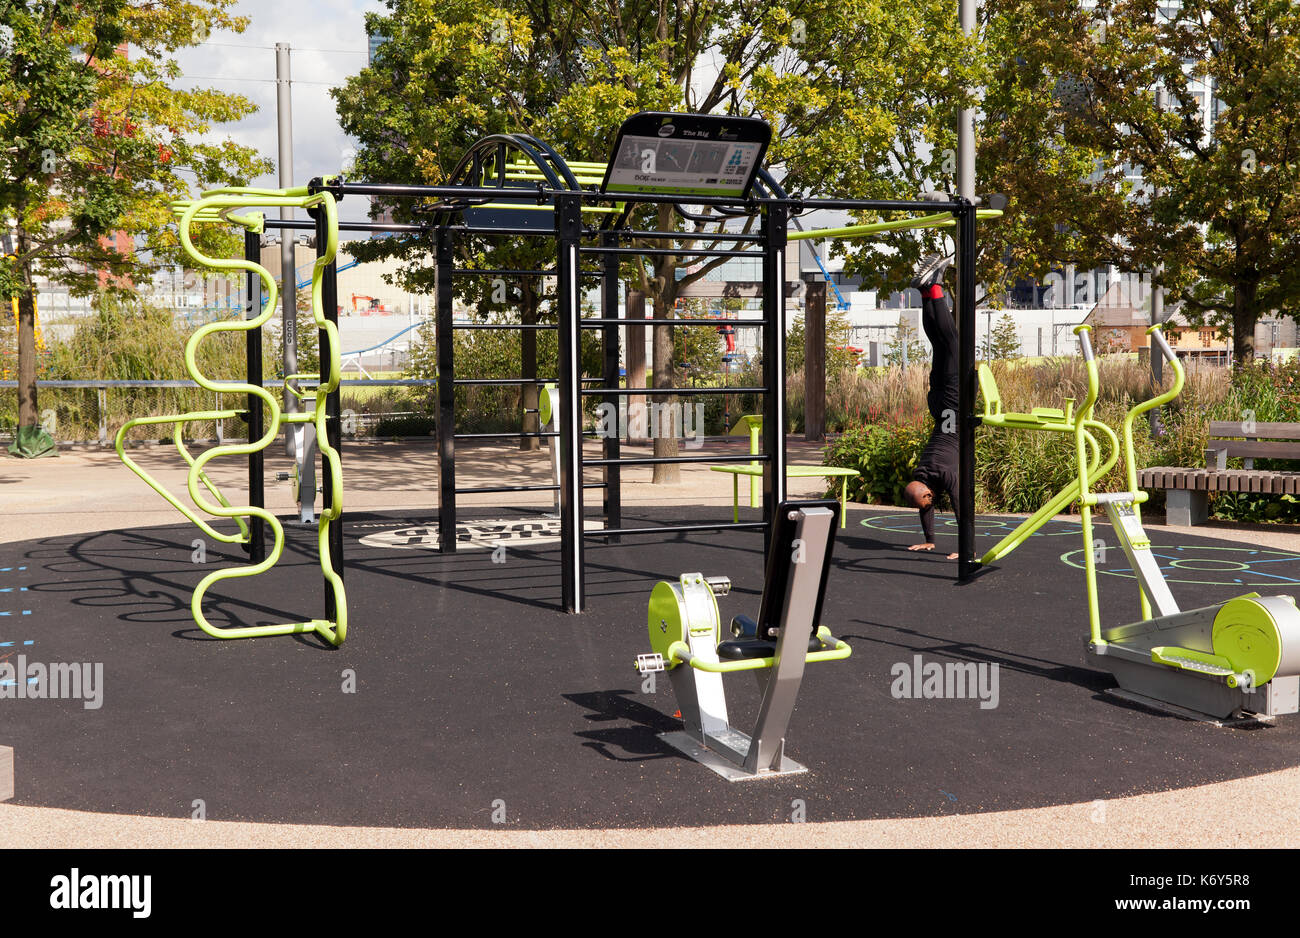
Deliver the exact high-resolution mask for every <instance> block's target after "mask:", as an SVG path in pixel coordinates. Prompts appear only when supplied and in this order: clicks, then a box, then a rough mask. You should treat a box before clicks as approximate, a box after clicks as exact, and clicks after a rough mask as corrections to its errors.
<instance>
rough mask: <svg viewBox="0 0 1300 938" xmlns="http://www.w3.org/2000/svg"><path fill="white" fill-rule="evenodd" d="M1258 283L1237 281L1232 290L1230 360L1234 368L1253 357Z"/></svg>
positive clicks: (1248, 361)
mask: <svg viewBox="0 0 1300 938" xmlns="http://www.w3.org/2000/svg"><path fill="white" fill-rule="evenodd" d="M1258 295H1259V284H1258V283H1256V282H1255V281H1253V280H1252V281H1250V282H1248V283H1237V284H1234V286H1233V291H1232V361H1233V367H1234V368H1240V367H1242V366H1243V365H1249V364H1250V363H1251V362H1252V361H1254V359H1255V325H1256V323H1258V322H1259V301H1258V299H1257V297H1258Z"/></svg>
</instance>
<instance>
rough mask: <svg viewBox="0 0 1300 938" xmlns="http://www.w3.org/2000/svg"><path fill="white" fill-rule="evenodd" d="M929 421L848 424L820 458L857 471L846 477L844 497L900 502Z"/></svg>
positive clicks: (877, 503) (921, 446)
mask: <svg viewBox="0 0 1300 938" xmlns="http://www.w3.org/2000/svg"><path fill="white" fill-rule="evenodd" d="M932 423H933V422H932V421H930V420H929V418H928V417H927V418H926V419H925V420H889V421H886V422H881V423H874V424H861V425H858V426H854V427H851V428H849V429H848V430H846V431H844V433H842V434H841V435H840V436H838V437H837V438H835V439H834V440H832V441H831V442H830V443H829V444H828V445H827V447H826V458H825V461H824V462H825V464H826V465H827V466H842V467H844V468H847V469H856V470H858V472H859V473H861V475H860V476H859V477H858V478H856V479H854V478H850V479H849V480H848V497H849V498H851V499H853V501H857V502H866V503H868V504H873V505H901V504H903V489H904V488H905V487H906V486H907V483H908V482H910V481H911V479H912V470H913V469H915V468H916V461H917V459H918V458H919V457H920V455H921V449H922V448H923V447H924V446H925V441H926V439H927V438H928V436H929V432H930V429H931V425H932ZM833 488H835V486H832V489H833Z"/></svg>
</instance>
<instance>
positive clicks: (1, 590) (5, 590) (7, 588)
mask: <svg viewBox="0 0 1300 938" xmlns="http://www.w3.org/2000/svg"><path fill="white" fill-rule="evenodd" d="M15 591H17V592H19V593H25V592H27V587H25V586H5V587H0V593H12V592H15Z"/></svg>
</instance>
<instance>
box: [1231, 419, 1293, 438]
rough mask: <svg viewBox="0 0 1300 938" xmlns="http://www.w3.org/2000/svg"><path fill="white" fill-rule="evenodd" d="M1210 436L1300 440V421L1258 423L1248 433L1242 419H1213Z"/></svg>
mask: <svg viewBox="0 0 1300 938" xmlns="http://www.w3.org/2000/svg"><path fill="white" fill-rule="evenodd" d="M1210 437H1211V439H1214V438H1219V437H1225V438H1228V439H1232V438H1234V437H1235V438H1241V437H1251V438H1253V439H1260V440H1300V423H1257V424H1255V429H1254V432H1252V433H1247V432H1246V431H1245V430H1244V429H1243V427H1242V421H1237V420H1212V421H1210Z"/></svg>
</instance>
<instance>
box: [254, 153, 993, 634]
mask: <svg viewBox="0 0 1300 938" xmlns="http://www.w3.org/2000/svg"><path fill="white" fill-rule="evenodd" d="M487 143H488V145H490V147H491V148H495V151H496V152H497V153H501V152H503V150H502V149H501V148H503V147H514V148H515V149H517V150H519V152H522V153H524V154H525V155H527V156H528V157H529V158H530V159H532V160H533V161H534V162H535V163H536V164H537V165H538V168H539V169H541V170H542V172H543V174H544V175H545V177H546V183H545V184H542V183H539V184H538V185H537V186H536V187H535V188H532V187H527V188H524V187H517V186H516V187H509V188H508V190H507V195H508V197H509V198H512V199H520V198H535V199H536V201H537V204H539V205H548V204H549V206H550V207H551V210H552V215H553V219H554V228H553V229H552V230H549V231H548V230H544V229H541V230H539V229H524V228H513V227H496V226H491V225H470V224H466V223H465V222H464V221H463V220H461V221H458V220H457V218H458V216H459V215H460V214H461V213H462V212H463V211H464V209H466V208H469V207H474V206H475V205H481V204H483V202H485V201H489V200H491V199H493V198H499V197H501V196H502V193H503V189H505V188H506V187H505V180H504V178H501V179H499V180H498V181H499V182H500V183H501V185H499V186H497V187H490V186H488V187H484V186H477V185H451V186H422V185H396V184H386V183H349V182H345V181H341V180H339V179H337V178H334V179H329V180H321V179H316V180H313V181H312V184H311V185H312V187H313V188H314V189H317V190H328V191H330V192H331V193H333V195H334V196H335V198H336V199H341V198H343V197H344V196H346V195H370V196H381V197H384V198H390V199H391V198H416V199H425V200H433V202H434V208H433V209H432V210H431V217H430V222H429V223H428V224H379V223H361V222H342V223H340V224H339V229H340V230H342V231H369V232H386V233H394V234H416V235H426V236H432V237H433V239H434V244H435V251H434V257H435V265H436V273H437V278H436V286H435V312H436V325H437V330H438V331H437V334H438V335H439V336H444V335H447V336H449V335H451V334H452V333H453V331H454V330H455V329H460V328H468V329H472V328H489V327H491V328H501V329H519V330H522V329H526V328H534V329H556V330H558V332H559V337H560V361H559V365H560V367H559V371H560V374H559V375H558V376H557V379H556V380H557V383H558V385H559V387H560V388H561V389H562V394H561V404H562V407H563V413H562V419H561V421H560V423H561V429H560V431H559V433H558V434H547V433H544V432H543V433H529V432H525V431H522V430H521V431H517V432H511V433H505V434H457V433H456V432H455V419H456V413H455V388H456V386H457V385H458V384H468V383H474V382H477V383H483V382H484V381H489V382H493V383H514V384H518V383H523V381H522V380H521V379H474V380H473V381H470V380H458V379H457V378H456V377H455V355H454V346H453V343H452V342H449V341H448V342H444V341H439V342H438V420H437V433H438V453H439V482H440V484H439V506H440V507H439V513H438V524H439V540H440V544H441V549H442V550H444V551H447V552H454V551H455V549H456V543H457V542H456V495H457V494H458V493H461V494H465V493H469V492H520V491H554V490H555V489H556V486H555V485H536V486H534V485H523V486H487V487H479V488H466V489H458V488H457V487H456V468H455V466H456V462H455V459H456V440H457V439H458V438H460V439H468V438H474V439H482V438H489V437H491V438H506V439H508V438H518V437H521V436H550V435H555V436H558V439H559V446H560V480H559V486H558V488H559V493H560V542H561V557H562V559H561V580H562V586H561V603H562V605H563V607H564V609H565V610H566V611H567V612H571V613H580V612H583V611H584V609H585V606H586V596H585V593H586V591H585V582H584V565H585V564H584V542H585V540H586V539H588V538H593V539H594V538H610V539H613V540H619V539H621V538H622V537H624V536H631V535H652V534H668V533H675V532H683V531H706V530H707V531H716V530H725V529H728V528H738V529H747V530H756V529H757V530H761V529H766V528H767V525H768V524H769V523H770V520H771V516H772V512H773V511H774V510H775V506H776V505H778V504H779V503H780V502H781V501H782V500H783V499H784V498H785V490H786V448H785V433H784V428H785V420H786V407H785V380H784V375H785V333H786V328H785V326H786V317H785V292H786V283H785V263H784V261H785V251H786V247H787V234H786V232H787V225H788V223H789V219H790V217H791V215H793V214H799V213H802V212H804V211H808V210H812V209H841V210H863V211H880V212H885V211H910V212H918V213H924V214H931V213H933V212H935V211H948V212H952V213H953V215H954V217H955V219H956V223H957V233H958V237H957V241H958V257H957V267H958V283H957V297H956V300H957V308H958V314H959V315H958V332H959V335H960V336H961V338H962V341H961V346H960V352H959V367H960V369H961V377H962V380H961V384H960V397H959V399H960V404H959V408H960V412H961V419H960V420H959V421H958V447H959V462H960V470H961V471H960V492H959V497H958V505H957V509H958V517H959V530H958V555H959V563H958V578H959V580H960V581H965V580H968V579H969V578H970V577H971V576H973V575H974V573H975V571H976V570H977V569H978V564H977V563H976V561H975V530H974V508H975V487H974V464H975V445H974V444H975V436H974V434H975V427H976V425H977V424H978V417H977V416H976V415H975V400H976V397H975V394H976V372H975V342H974V336H975V258H976V235H975V220H976V215H975V205H974V203H972V202H971V201H970V200H967V199H964V198H957V197H954V198H951V199H950V200H949V201H946V202H935V201H920V200H917V201H904V200H881V199H838V198H836V199H797V198H790V197H787V196H786V195H785V193H784V192H782V191H781V190H780V187H779V186H777V185H775V184H774V183H773V184H770V185H766V186H764V187H763V188H762V192H760V194H758V195H751V196H749V197H748V198H717V197H708V196H698V195H691V196H672V195H655V196H647V195H645V194H640V193H618V192H606V193H603V194H602V193H599V192H595V191H590V190H584V189H581V188H579V187H578V186H577V185H576V184H575V183H574V181H573V176H572V174H571V173H569V171H568V168H567V166H565V165H564V163H563V160H561V159H559V157H558V156H557V155H556V154H555V153H554V151H553V150H551V149H550V148H549V147H546V146H545V145H544V144H541V143H540V142H539V141H537V140H535V139H533V138H530V137H523V136H519V135H516V136H515V137H511V135H495V136H494V137H492V138H491V140H490V141H488V142H487ZM487 153H488V150H486V149H485V150H484V152H483V153H482V154H479V153H478V152H477V149H475V150H472V151H471V153H470V154H467V156H466V158H465V160H463V161H462V166H463V167H466V169H465V171H464V172H463V173H462V175H464V176H466V177H467V178H477V177H474V176H472V175H471V174H473V173H478V172H479V170H480V166H481V161H482V160H483V159H486V158H487V156H486V154H487ZM454 178H455V174H453V179H454ZM565 186H567V188H565ZM589 202H606V203H609V202H614V203H620V202H621V203H624V204H627V205H631V204H633V203H639V202H650V203H656V204H662V203H670V204H673V205H677V206H679V207H682V206H704V205H709V206H716V207H718V208H719V210H720V211H722V212H724V214H726V215H730V216H733V217H735V216H742V215H749V216H757V217H758V218H759V221H760V226H759V227H760V230H759V232H757V233H748V232H747V233H739V232H732V233H722V234H707V233H701V232H670V231H639V230H632V229H628V228H611V227H601V228H596V227H586V226H584V224H583V220H582V208H583V206H584V204H586V203H589ZM682 210H683V211H684V212H686V210H685V209H684V208H683V209H682ZM686 214H687V215H690V213H689V212H686ZM627 215H628V212H624V213H623V215H622V219H626V217H627ZM622 219H620V220H622ZM607 225H608V222H607ZM266 227H268V228H281V229H298V228H314V229H315V230H316V232H317V244H322V243H324V232H323V231H322V227H323V222H322V221H320V220H319V219H318V220H316V221H315V222H294V221H279V220H273V219H267V221H266ZM461 234H470V235H474V236H479V237H482V236H533V237H538V236H540V237H547V238H551V239H554V241H555V245H556V264H555V268H554V269H553V270H547V271H543V270H519V271H508V272H507V271H490V273H492V274H502V275H504V274H506V273H510V274H517V275H520V276H542V275H546V276H554V277H556V280H557V297H558V301H557V303H556V308H557V309H558V311H559V317H558V319H559V321H558V323H555V324H539V325H531V326H528V325H522V324H519V325H512V324H505V323H501V324H497V323H493V324H486V323H456V322H454V319H453V315H452V306H453V297H454V291H453V286H452V283H453V278H454V277H455V276H461V275H474V274H484V275H486V274H488V273H489V271H486V270H484V271H475V270H472V269H466V268H462V269H457V268H456V265H455V251H454V246H455V238H456V237H457V236H458V235H461ZM630 237H637V238H643V237H644V238H652V239H658V240H665V241H673V240H678V241H684V240H691V241H701V240H707V241H709V242H712V243H726V242H728V241H730V242H732V243H735V244H742V243H744V244H752V245H754V246H755V247H756V248H757V250H744V249H727V250H723V249H695V248H632V247H623V246H621V245H620V244H619V241H620V239H626V238H630ZM584 239H586V240H593V239H594V240H595V242H596V243H594V244H588V245H586V246H584V244H583V242H584ZM259 243H260V242H259V241H258V239H257V237H256V236H253V235H250V236H247V237H246V238H245V256H246V257H249V258H250V259H254V260H255V259H257V257H258V256H259V255H260V247H258V244H259ZM658 253H662V254H669V253H671V254H690V255H692V256H707V257H736V256H754V257H761V260H762V284H763V287H762V307H763V312H762V319H761V320H759V321H757V322H746V323H744V324H743V325H745V326H754V327H758V328H761V329H762V331H763V335H762V344H763V384H762V386H761V387H755V388H728V389H727V393H731V394H735V393H754V394H761V395H762V397H763V431H762V433H763V452H762V453H761V454H760V455H759V456H757V457H753V456H750V455H749V454H745V455H744V456H741V457H736V458H735V459H732V458H729V457H726V456H717V457H699V456H676V457H661V458H654V457H624V456H622V455H621V452H620V440H619V439H618V438H617V435H615V436H614V438H612V439H608V438H607V439H604V440H603V441H602V455H601V458H599V459H593V460H585V459H584V458H583V455H582V443H583V436H584V434H583V430H582V419H581V418H582V399H583V397H599V398H602V400H603V402H604V403H607V404H613V405H614V406H615V407H617V400H618V398H620V397H626V396H631V395H639V396H645V397H654V396H668V395H692V394H708V393H718V392H717V391H716V390H714V389H710V388H678V389H662V388H661V389H655V388H625V387H620V386H619V380H620V377H619V343H618V329H619V327H620V326H622V325H625V324H627V322H628V320H626V319H624V318H621V317H620V316H619V314H618V293H619V277H618V263H619V258H620V257H621V256H623V255H628V254H631V255H636V254H658ZM584 256H589V257H593V258H595V259H597V260H598V261H599V263H600V265H601V269H600V270H599V271H596V272H593V271H589V270H584V269H583V267H582V260H583V258H584ZM334 274H335V267H334V265H333V264H331V265H330V268H329V270H327V272H326V284H327V287H326V288H327V289H330V290H333V289H336V287H334ZM589 277H596V278H599V279H600V281H601V286H600V296H601V310H602V313H601V315H600V316H598V317H593V318H591V319H583V318H582V316H581V290H580V282H581V280H582V279H585V278H589ZM255 279H256V278H253V277H250V278H249V283H250V298H252V297H255V296H256V294H255V293H254V292H253V290H254V289H255V288H254V287H253V285H252V284H253V281H254V280H255ZM325 299H326V309H327V311H328V312H327V315H334V316H335V317H336V315H337V313H336V308H335V305H334V301H333V300H331V299H330V298H329V297H326V298H325ZM252 302H253V301H252V299H250V303H252ZM252 308H256V307H255V306H251V307H250V309H252ZM661 323H662V324H669V323H671V324H672V325H674V326H692V325H709V326H712V325H716V323H715V322H713V321H712V320H707V319H698V320H695V319H670V320H659V319H646V320H644V322H642V321H640V320H638V322H637V324H638V325H657V324H661ZM584 328H593V329H600V330H601V334H602V338H603V355H602V375H601V377H600V378H598V379H584V378H583V377H582V376H581V373H580V355H579V349H580V332H581V330H582V329H584ZM257 331H259V332H260V330H257ZM255 341H256V342H257V343H258V347H259V348H260V336H258V337H256V339H255V338H254V336H253V334H252V333H251V332H250V335H249V339H248V342H249V365H248V368H249V380H250V382H252V381H253V380H254V368H255V367H256V368H257V369H259V371H258V373H257V374H256V383H257V384H259V385H260V384H261V374H260V362H261V356H260V354H259V355H255V354H253V349H254V342H255ZM321 342H322V349H325V348H326V345H325V344H324V343H326V342H327V336H326V334H325V333H324V332H322V333H321ZM254 362H256V363H257V364H256V366H255V365H254ZM531 380H532V379H529V381H530V383H531ZM537 380H538V381H539V382H541V381H542V379H537ZM584 382H590V383H594V384H597V385H598V386H596V387H590V388H584V387H583V383H584ZM327 411H328V419H327V427H328V428H329V429H330V434H329V439H330V443H331V445H333V446H334V447H335V448H336V449H337V448H339V447H340V440H339V429H340V419H341V415H340V412H339V402H338V393H337V392H335V393H334V394H332V395H330V396H329V399H328V401H327ZM260 419H261V413H260V404H256V403H255V402H254V401H253V400H252V399H250V403H249V420H250V435H251V434H252V433H253V429H252V427H253V423H252V422H253V421H254V420H259V421H260ZM254 458H255V456H253V455H250V457H249V488H250V496H251V495H252V494H253V492H254V491H256V493H257V494H256V496H255V497H256V498H257V499H258V500H256V501H254V502H253V504H262V501H261V497H262V493H261V485H262V475H261V466H260V454H256V458H257V463H258V464H257V465H256V467H255V464H254ZM754 459H757V461H760V462H763V463H764V464H765V465H766V466H768V467H769V471H766V472H764V473H763V521H762V522H740V523H733V522H725V523H717V524H680V525H663V526H655V527H636V528H625V527H621V523H622V510H621V508H622V506H621V499H620V481H621V479H620V470H621V467H622V466H625V465H653V464H656V463H693V462H700V461H709V462H729V461H745V462H748V461H750V460H754ZM588 466H590V467H593V468H596V467H599V468H600V469H601V470H602V472H603V479H602V481H600V482H590V483H588V482H585V481H584V472H583V470H584V468H585V467H588ZM325 478H326V480H327V481H326V484H327V485H328V474H325ZM587 488H601V489H604V495H603V503H602V508H603V514H604V516H605V522H606V524H605V527H604V528H603V529H601V530H593V531H584V528H583V514H584V512H583V492H584V490H585V489H587ZM326 497H327V498H328V497H329V496H328V493H327V496H326ZM333 531H334V532H337V544H336V545H334V544H332V545H331V547H332V550H333V551H334V553H333V556H334V557H335V558H336V561H337V563H338V569H339V571H340V573H341V572H342V567H343V555H342V525H341V523H339V524H336V525H334V527H333ZM257 543H260V540H259V539H258V538H257V537H256V536H255V539H254V545H256V544H257ZM254 549H255V550H256V546H255V547H254ZM328 593H329V591H328V590H327V595H328Z"/></svg>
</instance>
